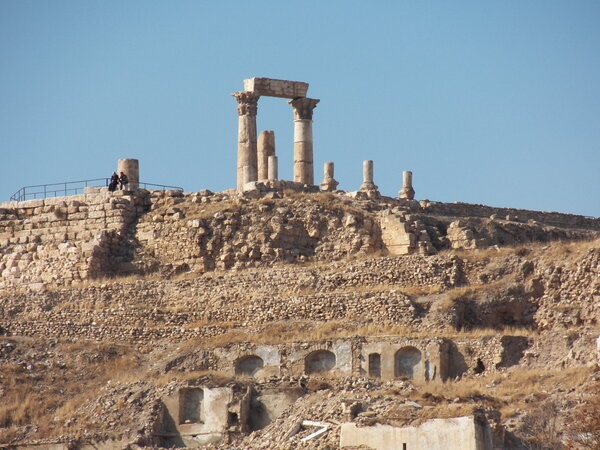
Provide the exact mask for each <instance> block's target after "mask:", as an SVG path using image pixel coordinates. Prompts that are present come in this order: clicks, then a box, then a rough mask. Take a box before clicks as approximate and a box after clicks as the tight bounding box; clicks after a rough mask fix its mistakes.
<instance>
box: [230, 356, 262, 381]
mask: <svg viewBox="0 0 600 450" xmlns="http://www.w3.org/2000/svg"><path fill="white" fill-rule="evenodd" d="M263 367H264V361H263V360H262V358H261V357H260V356H256V355H248V356H243V357H241V358H239V359H238V360H237V361H236V362H235V374H236V375H241V376H244V375H245V376H253V375H254V374H255V373H256V372H258V371H259V370H260V369H262V368H263Z"/></svg>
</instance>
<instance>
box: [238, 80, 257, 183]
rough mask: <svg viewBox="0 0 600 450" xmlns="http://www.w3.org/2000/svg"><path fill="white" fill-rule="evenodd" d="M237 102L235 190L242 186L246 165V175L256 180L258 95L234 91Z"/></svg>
mask: <svg viewBox="0 0 600 450" xmlns="http://www.w3.org/2000/svg"><path fill="white" fill-rule="evenodd" d="M232 95H233V96H234V97H235V100H236V101H237V103H238V107H237V111H238V115H239V118H238V156H237V190H238V191H241V190H242V189H243V186H244V166H248V167H249V169H247V175H248V176H250V177H252V178H253V179H251V180H249V181H256V176H257V175H258V173H257V164H258V163H257V156H256V110H257V104H258V99H259V98H260V95H257V94H255V93H254V92H245V91H241V92H235V93H234V94H232Z"/></svg>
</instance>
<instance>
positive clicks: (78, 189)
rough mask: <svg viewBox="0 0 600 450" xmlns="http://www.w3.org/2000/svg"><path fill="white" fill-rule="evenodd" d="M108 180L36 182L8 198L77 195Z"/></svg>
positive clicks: (151, 186)
mask: <svg viewBox="0 0 600 450" xmlns="http://www.w3.org/2000/svg"><path fill="white" fill-rule="evenodd" d="M109 182H110V179H109V178H93V179H91V180H80V181H66V182H63V183H52V184H36V185H33V186H25V187H22V188H21V189H19V190H18V191H17V192H15V193H14V194H13V195H11V197H10V199H11V201H17V202H22V201H24V200H34V199H38V198H46V197H59V196H62V195H64V196H67V195H77V194H82V193H83V191H84V189H85V188H88V187H106V186H108V183H109ZM138 185H139V186H140V187H141V188H142V189H150V190H157V191H167V190H176V191H182V192H183V188H182V187H179V186H167V185H164V184H156V183H142V182H139V183H138Z"/></svg>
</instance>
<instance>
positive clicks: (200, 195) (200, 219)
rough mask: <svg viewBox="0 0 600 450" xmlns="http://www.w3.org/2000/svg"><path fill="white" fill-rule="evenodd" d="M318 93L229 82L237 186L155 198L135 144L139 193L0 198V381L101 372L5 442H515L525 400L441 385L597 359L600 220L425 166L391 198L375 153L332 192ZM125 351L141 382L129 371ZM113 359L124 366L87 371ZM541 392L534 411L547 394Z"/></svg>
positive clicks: (489, 380) (405, 445) (496, 379)
mask: <svg viewBox="0 0 600 450" xmlns="http://www.w3.org/2000/svg"><path fill="white" fill-rule="evenodd" d="M307 90H308V84H307V83H301V82H292V81H284V80H273V79H267V78H251V79H249V80H245V81H244V90H243V91H240V92H236V93H235V94H233V95H234V97H235V99H236V101H237V103H238V113H239V129H238V130H239V131H238V160H237V183H236V187H235V189H231V190H228V191H225V192H218V193H215V192H211V191H209V190H207V189H204V190H201V191H198V192H189V193H184V192H181V191H178V190H160V191H159V190H151V189H143V188H141V186H140V184H141V183H140V169H139V161H138V160H135V159H121V160H119V161H118V166H117V170H118V171H119V172H121V171H122V172H124V173H126V174H127V175H128V176H129V180H130V182H129V187H128V189H127V190H117V191H115V192H109V191H108V190H107V189H106V188H104V187H101V188H88V189H87V190H86V191H85V193H84V194H81V195H72V196H63V197H55V198H43V199H35V200H29V201H19V202H17V201H13V202H5V203H0V334H2V336H0V344H1V345H0V356H2V358H4V359H3V360H0V373H3V374H4V373H6V374H10V376H13V374H16V375H14V376H15V378H14V379H15V380H17V381H18V382H19V383H23V384H27V383H31V384H27V386H28V387H29V389H30V390H31V391H32V392H34V391H36V389H39V390H40V391H41V392H42V393H43V394H44V396H49V394H48V392H50V391H52V392H54V390H53V389H54V388H55V387H56V386H55V385H56V384H57V383H59V384H60V383H67V382H65V381H60V380H65V379H68V380H69V381H68V383H70V384H75V385H77V384H78V383H88V382H89V383H90V384H89V386H92V387H88V385H86V389H82V390H85V391H90V393H91V395H90V396H89V397H82V395H83V394H81V393H79V395H80V396H79V397H76V396H73V397H72V399H70V400H73V403H76V406H72V411H71V410H69V408H68V407H67V406H69V405H70V404H69V405H62V404H61V401H62V400H55V401H56V404H61V405H62V406H65V407H64V408H63V407H62V406H61V407H58V406H56V405H54V406H53V405H50V406H47V405H44V406H40V407H39V408H37V409H40V410H43V411H45V410H44V408H46V407H47V408H48V411H50V412H48V413H47V414H46V415H51V416H52V420H50V421H49V424H45V425H44V427H41V426H40V427H37V424H33V425H32V424H30V423H28V422H26V423H25V424H19V423H18V421H17V420H16V418H15V419H14V420H13V419H10V420H12V422H11V423H10V424H9V425H7V424H8V423H9V422H10V421H9V420H8V419H6V420H4V422H2V423H0V436H9V434H8V432H7V433H6V434H1V433H3V432H4V430H5V429H7V430H8V429H9V428H10V427H12V428H15V429H18V431H19V433H20V434H18V433H16V432H15V434H14V435H10V436H13V437H11V438H10V440H8V438H6V442H7V443H8V444H10V447H8V448H18V449H26V448H27V449H32V448H49V449H61V450H62V449H67V448H69V449H75V448H77V449H86V450H87V449H92V448H94V449H105V450H108V449H113V448H136V449H142V448H159V447H160V448H173V447H208V448H245V449H258V448H277V449H280V448H281V449H285V448H299V447H298V446H303V448H304V447H306V448H345V449H349V450H350V449H354V448H361V446H362V448H377V449H402V450H407V449H410V450H414V449H420V450H425V449H427V450H431V449H445V450H447V449H474V450H488V449H489V450H491V449H496V448H506V449H512V448H523V447H519V445H521V444H523V442H525V441H523V440H519V439H524V438H521V437H518V436H517V434H518V432H520V431H519V430H520V429H518V428H516V425H514V423H515V422H516V420H517V418H519V417H520V416H519V415H518V413H516V412H514V411H513V415H511V416H509V417H508V419H505V418H501V417H500V415H499V414H500V413H499V412H498V410H499V409H501V407H504V406H502V405H501V402H500V400H498V401H496V400H495V399H490V398H488V397H491V395H492V394H490V396H486V395H481V394H480V395H475V394H469V395H465V394H462V393H461V392H460V391H459V390H457V392H458V393H456V394H454V393H453V394H447V396H448V398H446V397H445V391H449V392H454V391H453V389H454V386H455V385H456V384H457V383H459V382H460V381H461V380H467V381H469V380H471V381H473V380H474V382H477V381H479V380H481V382H480V384H481V385H485V386H486V389H490V392H492V390H493V388H494V386H497V385H501V384H502V383H505V382H506V383H508V382H512V378H511V377H513V378H514V377H516V376H518V375H515V374H518V373H519V372H518V370H519V369H520V368H521V367H524V368H525V369H526V370H528V371H531V372H533V373H535V374H536V379H537V378H543V377H541V376H539V377H538V376H537V375H538V374H545V376H549V375H548V373H549V370H548V366H552V368H554V367H555V366H557V365H558V366H560V369H561V370H562V371H568V370H579V371H582V372H583V371H585V370H588V369H586V368H589V367H590V364H592V365H593V366H594V367H595V366H596V364H597V358H598V348H600V347H599V346H600V341H597V340H596V339H597V336H598V333H597V323H598V320H600V319H599V317H600V309H599V306H598V305H599V303H598V301H597V300H598V292H597V291H598V280H599V279H600V275H599V273H598V270H599V267H600V249H598V247H597V246H595V247H594V246H593V245H592V244H591V243H593V242H598V241H597V239H598V238H600V219H598V218H589V217H582V216H576V215H571V214H561V213H554V212H540V211H528V210H517V209H513V208H495V207H491V206H484V205H471V204H465V203H440V202H435V201H429V200H420V201H419V200H416V199H415V190H414V188H413V184H412V181H413V179H412V175H413V174H412V172H410V171H404V172H403V173H402V186H401V187H400V189H399V191H398V196H397V197H394V198H391V197H386V196H383V195H381V193H379V191H378V187H377V185H376V184H375V180H374V165H373V161H372V160H365V161H364V163H363V167H362V174H363V177H362V178H363V182H362V184H361V185H360V186H357V190H356V191H354V192H344V191H341V190H339V189H338V181H337V180H336V179H335V177H334V164H333V162H327V163H325V165H324V176H323V181H322V182H321V183H320V184H319V185H318V186H317V185H315V180H314V167H313V142H312V113H313V110H314V108H315V107H316V105H317V103H318V102H319V100H317V99H311V98H308V97H306V95H307ZM261 96H273V97H280V98H285V99H289V104H290V105H291V107H292V110H293V113H294V172H293V173H294V179H293V180H288V181H284V180H278V173H277V172H278V168H277V156H276V149H275V136H274V133H273V132H272V131H263V132H261V133H260V134H257V130H256V113H257V103H258V100H259V99H260V97H261ZM556 243H570V244H573V248H569V249H568V251H565V252H564V254H561V256H560V257H556V256H554V255H553V254H550V253H551V251H552V249H553V247H552V246H553V245H555V244H556ZM586 243H590V244H589V249H587V248H584V249H583V250H581V249H578V248H577V247H576V245H577V244H580V245H582V246H585V245H586ZM534 255H536V256H535V257H534ZM546 255H548V256H546ZM574 255H575V256H574ZM544 258H546V259H544ZM29 343H32V344H29ZM26 345H32V350H31V351H30V352H29V353H27V352H25V351H23V352H21V353H19V351H20V350H19V349H20V348H22V347H25V346H26ZM104 348H106V350H104V351H103V350H102V349H104ZM69 352H72V354H74V355H75V356H74V357H73V360H72V361H69V360H67V359H66V356H63V355H67V354H71V353H69ZM119 352H122V353H124V354H125V353H127V352H131V353H127V356H128V358H129V359H127V358H125V360H126V361H128V362H131V361H135V362H136V364H137V365H135V366H134V368H135V369H136V370H132V372H131V373H133V374H135V376H130V377H129V378H127V377H123V376H121V377H118V376H117V375H123V374H118V373H117V372H118V370H117V367H118V365H117V361H118V359H117V356H118V354H119ZM550 355H551V356H552V357H550ZM61 358H62V359H61ZM103 358H106V359H107V360H109V362H110V364H111V365H110V366H109V367H110V370H111V371H114V372H115V373H114V374H113V373H111V377H109V379H108V381H107V380H104V379H102V380H101V381H99V382H98V384H97V385H93V384H92V383H91V381H90V380H92V379H93V373H95V372H93V371H91V372H90V373H92V374H91V375H89V380H88V379H87V378H86V376H84V375H83V373H84V371H85V370H86V368H87V367H88V366H90V367H92V368H93V369H94V371H99V368H98V367H99V366H100V365H101V362H102V361H103ZM65 361H67V362H65ZM2 364H4V365H2ZM527 373H528V374H529V372H527ZM67 375H69V376H71V377H72V378H67ZM112 375H114V377H113V376H112ZM127 375H129V373H128V374H127ZM6 377H7V378H0V403H1V402H6V403H7V404H8V398H9V396H8V394H9V393H10V391H11V389H16V386H18V383H17V382H16V381H15V382H14V383H12V384H11V383H9V382H8V381H6V380H8V379H9V378H8V377H9V375H6ZM56 380H59V381H56ZM531 384H533V383H531ZM487 386H489V388H488V387H487ZM528 388H529V386H528ZM61 389H62V391H63V394H61V395H65V396H66V395H68V394H67V393H64V392H66V389H67V388H66V386H61ZM563 391H568V390H566V389H564V390H563ZM573 391H575V389H573ZM568 392H571V391H568ZM417 394H420V395H421V397H417ZM535 394H536V395H535V396H533V394H531V396H526V395H524V396H523V397H526V401H524V403H523V404H522V405H520V406H519V408H521V409H523V410H525V409H526V408H527V407H529V406H530V405H533V404H535V403H536V402H541V401H542V400H545V399H548V398H550V397H551V394H550V393H548V391H547V390H546V391H545V392H541V391H540V392H536V393H535ZM450 395H452V397H450ZM497 395H500V394H497ZM82 398H83V399H85V400H81V399H82ZM511 398H512V397H511ZM417 400H418V401H417ZM503 401H504V400H503ZM510 401H512V402H516V401H517V400H515V399H514V398H512V400H510ZM569 401H572V402H574V401H575V400H573V399H570V400H569ZM508 403H510V402H508ZM440 405H442V407H443V408H444V409H442V410H441V411H443V412H444V413H447V415H446V414H443V417H430V416H428V414H429V412H430V411H432V410H434V408H436V407H439V406H440ZM499 405H500V406H499ZM17 409H18V408H16V407H15V408H13V410H10V414H12V415H13V416H14V415H15V414H16V413H15V411H16V410H17ZM0 411H3V412H4V416H2V417H5V418H6V417H9V416H10V414H9V413H8V412H6V411H8V410H7V409H6V410H0ZM64 411H66V412H64ZM28 414H29V416H30V417H32V418H31V419H28V420H30V421H32V423H33V422H34V421H35V420H38V419H39V420H41V419H40V416H36V411H33V410H31V411H28ZM62 414H68V415H69V416H68V417H63V415H62ZM13 416H10V417H13ZM42 417H44V416H42ZM83 424H85V425H83ZM34 425H35V426H34ZM513 426H514V427H513ZM36 427H37V430H38V431H36ZM106 427H108V428H110V431H107V429H106ZM511 427H513V428H511ZM12 428H10V429H11V430H12ZM39 430H44V431H43V432H44V433H47V434H45V435H41V433H42V431H39ZM523 433H524V432H523ZM14 436H16V437H14ZM511 439H512V440H511ZM2 444H4V443H2ZM523 445H525V444H523Z"/></svg>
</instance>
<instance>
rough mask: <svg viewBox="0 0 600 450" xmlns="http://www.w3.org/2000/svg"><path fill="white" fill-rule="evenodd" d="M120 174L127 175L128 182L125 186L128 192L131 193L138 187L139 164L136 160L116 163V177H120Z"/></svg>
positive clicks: (126, 159)
mask: <svg viewBox="0 0 600 450" xmlns="http://www.w3.org/2000/svg"><path fill="white" fill-rule="evenodd" d="M121 172H123V173H124V174H125V175H127V179H128V180H129V183H128V184H127V190H128V191H133V190H135V189H137V188H138V187H139V186H140V163H139V161H138V160H137V159H130V158H124V159H119V161H118V163H117V175H119V176H121Z"/></svg>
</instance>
